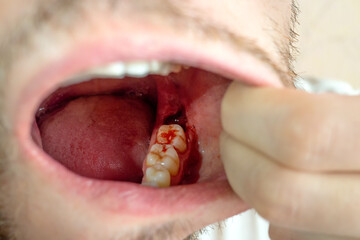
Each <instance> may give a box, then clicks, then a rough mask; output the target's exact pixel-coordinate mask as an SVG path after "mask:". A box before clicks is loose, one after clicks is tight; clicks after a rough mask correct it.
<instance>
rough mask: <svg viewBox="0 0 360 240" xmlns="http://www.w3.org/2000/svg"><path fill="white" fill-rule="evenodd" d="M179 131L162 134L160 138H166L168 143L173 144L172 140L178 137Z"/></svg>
mask: <svg viewBox="0 0 360 240" xmlns="http://www.w3.org/2000/svg"><path fill="white" fill-rule="evenodd" d="M178 132H179V131H178V130H169V131H167V132H163V133H161V134H160V137H162V138H165V139H166V142H167V143H171V142H172V140H173V139H174V138H175V137H176V136H177V133H178Z"/></svg>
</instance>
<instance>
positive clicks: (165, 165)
mask: <svg viewBox="0 0 360 240" xmlns="http://www.w3.org/2000/svg"><path fill="white" fill-rule="evenodd" d="M185 139H186V138H185V133H184V130H183V129H182V127H181V126H179V125H177V124H173V125H163V126H161V127H160V128H159V130H158V133H157V135H156V142H157V143H156V144H154V145H153V146H152V147H151V149H150V152H149V153H148V155H147V156H146V159H145V164H146V171H145V174H144V178H143V182H142V184H143V185H149V186H154V187H170V184H171V176H176V175H177V174H178V173H179V167H180V161H179V156H178V153H177V152H176V150H177V151H178V152H180V153H182V152H184V151H185V150H186V148H187V146H186V141H185ZM175 149H176V150H175Z"/></svg>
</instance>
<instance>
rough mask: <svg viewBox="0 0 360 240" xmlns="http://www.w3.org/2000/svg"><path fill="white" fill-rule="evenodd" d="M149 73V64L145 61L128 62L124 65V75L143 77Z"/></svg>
mask: <svg viewBox="0 0 360 240" xmlns="http://www.w3.org/2000/svg"><path fill="white" fill-rule="evenodd" d="M149 72H150V63H149V62H146V61H137V62H129V63H127V64H126V75H128V76H132V77H145V76H147V75H148V74H149Z"/></svg>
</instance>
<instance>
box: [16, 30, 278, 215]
mask: <svg viewBox="0 0 360 240" xmlns="http://www.w3.org/2000/svg"><path fill="white" fill-rule="evenodd" d="M122 46H126V48H124V47H122ZM139 49H141V51H139ZM138 59H141V60H146V59H156V60H160V61H172V62H181V63H184V64H187V65H192V66H197V67H201V68H204V69H206V70H211V71H213V72H216V73H219V74H221V75H223V76H226V77H229V78H231V79H242V81H243V82H244V83H248V84H251V85H262V86H266V85H268V86H269V85H271V86H273V87H280V86H281V83H280V82H279V81H278V79H277V77H276V75H275V73H274V72H272V71H271V70H268V69H267V68H266V67H264V66H260V65H258V64H254V62H253V60H252V58H251V57H250V56H247V55H244V56H243V57H242V58H239V57H238V56H236V55H231V54H225V53H224V54H223V55H222V56H221V58H220V57H219V56H216V55H215V52H211V51H204V50H202V49H200V48H197V46H194V45H192V44H191V43H188V42H185V41H182V40H181V39H169V37H167V36H152V35H148V36H146V37H144V38H142V40H141V41H134V38H133V37H129V36H125V35H119V36H118V37H115V38H112V39H111V40H101V41H95V42H94V41H93V42H87V43H84V44H81V46H76V48H75V47H74V49H73V50H72V51H70V52H69V54H68V55H66V56H65V57H63V58H62V59H60V60H58V61H57V62H53V63H51V64H49V65H48V66H46V67H45V68H43V70H42V71H40V72H38V74H37V75H36V76H35V77H34V78H32V79H31V81H29V84H28V86H26V87H25V88H24V91H23V93H22V95H21V98H20V99H19V101H18V104H17V106H18V110H17V111H16V112H17V115H16V123H15V126H16V134H17V137H18V141H19V142H20V146H21V147H22V149H21V150H22V151H23V154H24V155H25V156H26V157H27V159H28V160H29V161H31V164H32V165H35V168H36V169H38V170H39V172H41V173H42V174H45V176H46V179H48V180H49V182H51V183H52V184H54V186H56V187H57V188H58V189H60V191H62V192H63V193H64V194H69V195H71V196H75V197H78V198H81V199H85V200H86V202H87V203H88V204H91V205H94V206H96V207H97V208H98V209H102V211H105V212H111V213H119V214H125V215H127V214H129V215H134V214H136V216H139V215H140V216H151V215H154V214H157V215H159V214H164V215H167V214H181V213H185V212H191V211H193V210H196V209H198V208H199V206H201V205H206V204H208V203H215V202H218V203H217V204H221V205H224V204H228V207H226V208H225V209H226V210H224V213H223V215H224V216H223V217H224V218H225V217H228V216H231V215H234V214H237V213H239V212H241V211H243V210H245V209H246V208H247V207H246V205H245V204H244V203H243V202H242V201H241V200H240V199H239V198H238V197H237V196H235V194H234V193H233V191H232V190H231V188H230V186H229V184H228V183H227V180H226V179H225V178H224V179H222V180H217V181H215V182H203V183H198V184H194V185H187V186H177V187H172V188H168V189H153V188H147V187H142V186H141V185H137V184H132V183H122V182H110V181H108V182H107V181H98V180H93V179H86V178H83V177H80V176H78V175H76V174H74V173H72V172H70V171H68V170H67V169H65V168H64V167H63V166H61V165H60V164H59V163H57V162H55V161H53V160H52V159H51V158H50V157H48V156H47V155H46V154H45V153H44V152H42V151H41V150H40V149H39V148H38V147H37V146H36V145H35V144H34V142H33V140H32V138H31V136H30V127H31V126H32V123H33V120H34V119H33V117H32V116H34V113H35V111H36V110H37V109H36V108H37V106H38V105H39V104H40V101H41V99H44V98H45V96H47V95H48V94H49V93H50V92H52V91H53V90H55V88H56V86H58V85H59V84H60V83H61V82H62V81H63V79H67V78H68V77H69V76H72V75H74V74H75V73H78V72H79V71H82V70H85V69H88V68H91V67H94V66H98V65H104V64H105V63H108V62H112V61H127V60H138ZM179 199H180V200H179ZM219 200H221V201H219Z"/></svg>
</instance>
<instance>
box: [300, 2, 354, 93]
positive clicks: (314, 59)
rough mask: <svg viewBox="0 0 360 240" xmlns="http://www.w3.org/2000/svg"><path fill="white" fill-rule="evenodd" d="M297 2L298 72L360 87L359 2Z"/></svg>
mask: <svg viewBox="0 0 360 240" xmlns="http://www.w3.org/2000/svg"><path fill="white" fill-rule="evenodd" d="M298 2H299V8H300V14H299V18H298V20H299V23H300V25H299V26H298V29H297V32H298V33H299V35H300V36H299V42H298V43H297V46H298V48H299V55H298V57H297V61H296V63H295V69H296V70H297V73H298V74H299V75H302V76H313V77H319V78H331V79H336V80H343V81H346V82H348V83H350V84H351V85H353V86H354V87H355V88H360V26H359V25H360V1H359V0H316V1H312V0H298Z"/></svg>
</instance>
